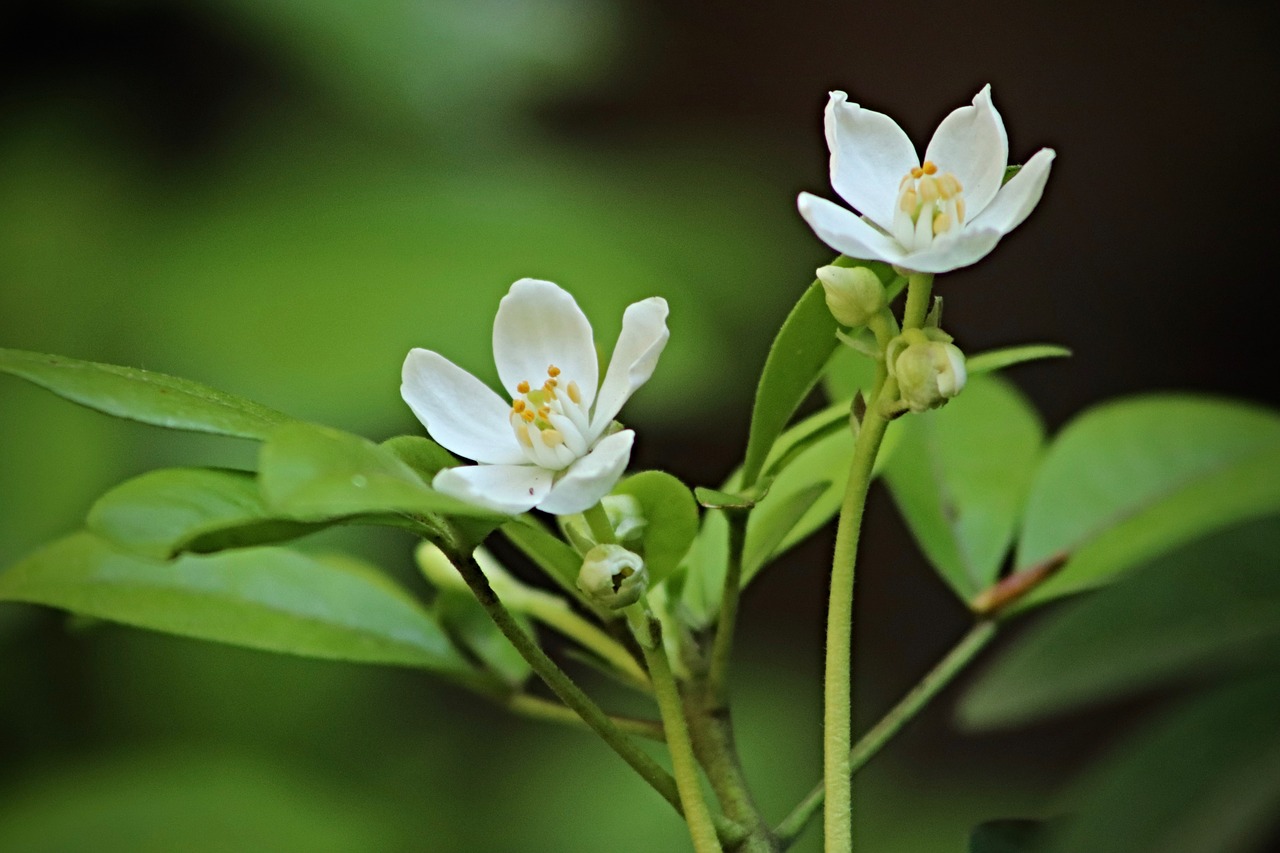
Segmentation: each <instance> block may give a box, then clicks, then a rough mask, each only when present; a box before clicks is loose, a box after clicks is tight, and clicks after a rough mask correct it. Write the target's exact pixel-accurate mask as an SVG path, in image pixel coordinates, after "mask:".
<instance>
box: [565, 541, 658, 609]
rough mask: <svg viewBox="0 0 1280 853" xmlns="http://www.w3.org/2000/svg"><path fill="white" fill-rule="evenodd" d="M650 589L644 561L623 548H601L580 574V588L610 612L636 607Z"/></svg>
mask: <svg viewBox="0 0 1280 853" xmlns="http://www.w3.org/2000/svg"><path fill="white" fill-rule="evenodd" d="M648 586H649V571H648V569H646V568H645V565H644V560H642V559H640V555H639V554H637V553H635V552H634V551H628V550H627V549H626V548H623V547H622V546H621V545H597V546H596V547H594V548H592V549H591V550H590V551H588V552H587V555H586V557H584V558H583V561H582V570H581V571H580V572H578V589H580V590H582V592H583V593H584V594H585V595H586V596H587V598H588V599H590V600H591V601H592V602H593V603H594V604H598V605H600V606H601V607H606V608H608V609H610V610H621V609H622V608H624V607H626V606H628V605H631V604H635V603H636V602H637V601H639V600H640V598H641V597H642V596H643V595H644V593H645V590H646V589H647V588H648Z"/></svg>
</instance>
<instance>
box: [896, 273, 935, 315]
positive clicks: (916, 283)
mask: <svg viewBox="0 0 1280 853" xmlns="http://www.w3.org/2000/svg"><path fill="white" fill-rule="evenodd" d="M932 293H933V273H928V272H913V273H911V274H910V275H909V276H907V305H906V307H905V308H903V309H902V328H904V329H918V328H920V327H921V326H923V325H924V318H925V317H926V316H927V315H928V313H929V297H930V296H931V295H932Z"/></svg>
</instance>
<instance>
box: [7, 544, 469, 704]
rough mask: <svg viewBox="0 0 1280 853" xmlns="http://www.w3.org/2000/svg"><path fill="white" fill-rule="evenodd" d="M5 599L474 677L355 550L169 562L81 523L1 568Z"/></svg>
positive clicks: (245, 553) (271, 647) (409, 601)
mask: <svg viewBox="0 0 1280 853" xmlns="http://www.w3.org/2000/svg"><path fill="white" fill-rule="evenodd" d="M0 601H23V602H27V603H31V604H44V605H48V606H50V607H58V608H61V609H63V610H67V611H70V612H71V613H75V614H77V615H81V616H91V617H94V618H98V619H106V620H109V621H112V622H120V623H122V624H126V625H133V626H135V627H139V628H148V629H151V630H154V631H164V632H166V633H170V634H180V635H182V636H187V637H197V638H200V639H205V640H214V641H217V642H222V643H231V644H233V645H239V646H246V647H248V648H254V649H263V650H266V651H273V652H284V653H288V654H295V655H303V656H305V657H317V658H327V659H331V660H349V661H359V662H363V663H380V664H394V665H400V666H412V667H422V668H424V669H429V670H433V671H435V672H437V673H440V674H443V675H446V676H449V677H453V678H458V679H462V680H472V677H473V673H472V670H471V669H470V667H469V666H468V665H467V663H466V662H465V661H464V660H463V659H462V658H461V657H459V656H458V655H457V653H456V652H454V650H453V648H452V647H451V646H450V644H449V641H448V638H447V637H446V636H445V634H444V632H443V631H441V629H440V626H439V625H437V624H436V622H435V620H434V619H432V617H431V615H430V614H429V613H427V612H426V611H425V610H424V609H423V608H422V607H421V606H420V605H419V604H418V603H417V602H416V601H414V599H413V598H412V597H410V596H409V595H408V594H407V593H406V592H404V590H402V589H400V588H399V587H398V586H396V585H395V584H393V583H392V582H391V581H390V580H389V579H387V578H386V577H385V576H384V575H382V574H381V573H379V572H378V571H377V570H375V569H372V568H370V567H368V566H366V565H365V564H363V563H360V562H358V561H356V560H354V559H352V558H345V557H315V556H308V555H303V554H300V553H298V552H295V551H290V550H287V549H283V548H247V549H243V550H237V551H226V552H223V553H221V554H215V555H211V556H184V557H180V558H178V559H177V560H175V561H173V562H159V561H154V560H150V559H147V558H145V557H141V556H138V555H134V554H126V553H122V552H119V551H116V550H114V549H112V548H111V547H110V546H109V545H107V544H106V543H105V542H103V541H102V540H100V539H98V538H97V537H95V536H93V535H92V534H89V533H77V534H73V535H72V536H69V537H67V538H65V539H62V540H59V541H57V542H54V543H53V544H51V545H48V546H46V547H44V548H42V549H40V550H39V551H37V552H35V553H34V554H32V555H30V556H28V557H27V558H25V559H23V560H21V561H19V562H18V563H17V564H16V565H14V566H12V567H11V568H9V569H8V570H6V571H5V572H4V573H3V574H0Z"/></svg>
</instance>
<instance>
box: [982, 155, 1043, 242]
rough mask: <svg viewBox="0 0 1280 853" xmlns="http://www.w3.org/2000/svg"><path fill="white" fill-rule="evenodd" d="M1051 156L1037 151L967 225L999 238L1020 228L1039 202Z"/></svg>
mask: <svg viewBox="0 0 1280 853" xmlns="http://www.w3.org/2000/svg"><path fill="white" fill-rule="evenodd" d="M1055 156H1056V155H1055V153H1054V150H1053V149H1052V148H1041V149H1040V150H1039V151H1037V152H1036V153H1035V155H1034V156H1032V158H1031V159H1030V160H1028V161H1027V163H1026V165H1025V166H1023V167H1022V169H1020V170H1019V171H1018V174H1016V175H1014V176H1013V177H1012V178H1010V179H1009V183H1007V184H1005V185H1004V186H1003V187H1001V188H1000V192H999V193H998V194H997V195H996V197H995V201H993V202H991V204H989V205H987V209H986V210H984V211H982V214H981V215H980V216H978V217H977V218H975V219H974V220H973V222H972V223H971V224H972V225H973V226H974V227H977V228H994V229H995V230H997V231H999V232H1000V233H1001V234H1008V233H1009V232H1010V231H1012V230H1013V229H1015V228H1017V227H1018V226H1019V225H1021V224H1022V221H1023V220H1024V219H1026V218H1027V217H1028V216H1030V215H1031V211H1033V210H1035V207H1036V204H1038V203H1039V201H1040V195H1041V193H1043V192H1044V184H1045V181H1047V180H1049V166H1050V165H1052V164H1053V158H1054V157H1055Z"/></svg>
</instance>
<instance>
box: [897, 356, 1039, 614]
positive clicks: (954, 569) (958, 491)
mask: <svg viewBox="0 0 1280 853" xmlns="http://www.w3.org/2000/svg"><path fill="white" fill-rule="evenodd" d="M900 423H901V426H900V429H901V434H900V435H901V437H900V443H899V445H898V448H897V450H896V451H895V452H894V454H893V456H892V458H891V459H890V460H889V462H888V464H887V466H886V468H885V478H886V480H887V481H888V483H889V488H890V491H891V492H892V493H893V498H894V501H895V502H896V503H897V505H898V509H899V510H900V511H901V512H902V515H903V517H904V518H905V519H906V521H907V524H908V526H909V527H910V528H911V532H912V534H913V535H914V536H915V538H916V541H917V542H918V543H919V545H920V547H921V549H922V550H923V551H924V553H925V556H927V557H928V558H929V562H930V563H932V564H933V567H934V568H935V569H936V570H937V571H938V573H939V574H940V575H941V576H942V578H943V580H945V581H946V582H947V584H948V585H949V586H950V587H951V588H952V589H953V590H955V592H956V594H957V595H959V596H960V598H961V599H962V600H964V601H969V600H970V599H972V598H973V597H974V596H975V595H977V594H978V593H979V592H981V591H982V590H984V589H986V588H987V587H988V586H990V585H991V584H992V583H993V582H994V581H995V580H996V577H997V575H998V573H999V571H1000V566H1001V565H1002V564H1003V562H1004V558H1005V554H1006V553H1007V552H1008V550H1009V546H1010V545H1011V544H1012V542H1013V536H1014V530H1015V529H1016V527H1017V523H1018V520H1019V517H1020V515H1021V512H1022V507H1023V501H1024V500H1025V498H1026V495H1027V490H1028V489H1029V488H1030V486H1031V479H1032V476H1033V475H1034V474H1035V471H1036V465H1037V463H1038V462H1039V461H1040V457H1041V452H1042V448H1043V444H1044V427H1043V426H1042V425H1041V423H1040V419H1039V417H1038V416H1037V415H1036V412H1035V410H1034V409H1033V408H1032V407H1031V404H1030V403H1029V402H1028V401H1027V400H1026V398H1024V397H1023V396H1022V394H1020V393H1019V392H1018V391H1017V389H1015V388H1014V387H1013V386H1012V385H1011V384H1009V383H1008V382H1005V381H1003V380H1001V379H999V378H998V377H992V376H975V377H973V378H972V379H971V380H970V381H969V384H968V385H966V386H965V389H964V393H962V394H961V395H960V396H958V397H956V398H955V399H954V400H952V401H950V402H949V403H947V405H946V406H943V407H942V408H941V409H937V410H935V411H931V412H925V413H923V414H919V415H912V416H908V417H904V418H902V419H901V421H900Z"/></svg>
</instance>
